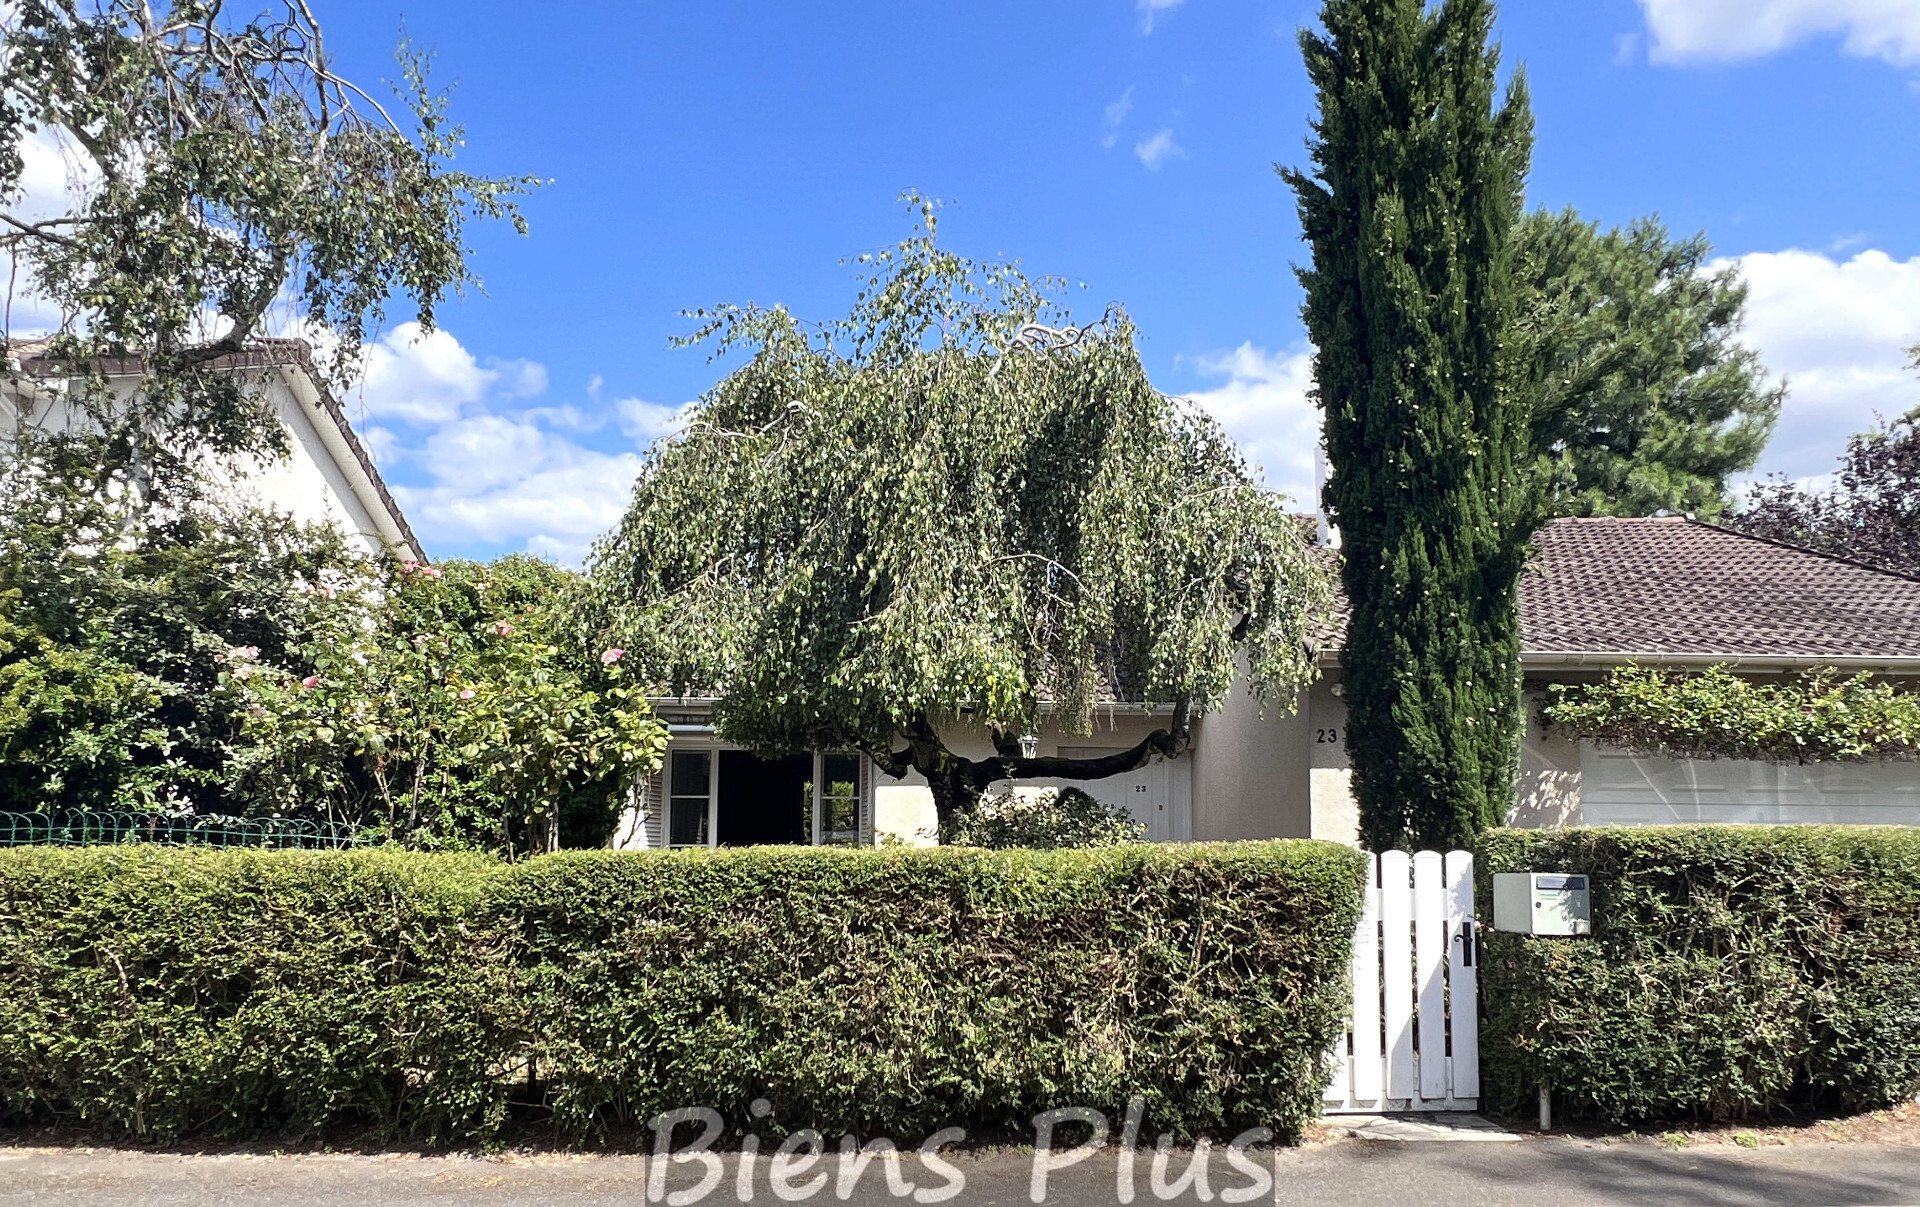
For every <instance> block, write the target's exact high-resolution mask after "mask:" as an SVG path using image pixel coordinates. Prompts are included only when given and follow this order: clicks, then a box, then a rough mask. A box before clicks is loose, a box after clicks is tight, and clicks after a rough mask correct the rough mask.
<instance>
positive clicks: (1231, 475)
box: [589, 196, 1330, 820]
mask: <svg viewBox="0 0 1920 1207" xmlns="http://www.w3.org/2000/svg"><path fill="white" fill-rule="evenodd" d="M908 200H909V201H910V202H911V203H912V204H914V205H915V206H917V207H918V209H919V212H920V221H921V225H920V226H919V227H918V228H917V229H916V231H915V232H914V233H913V234H912V235H911V236H910V237H909V238H906V239H904V240H902V241H901V242H900V243H899V244H898V245H897V246H896V247H894V248H893V249H891V250H888V251H884V252H880V253H878V254H875V255H870V256H863V257H862V258H861V262H862V264H863V265H865V266H866V267H867V270H868V271H869V274H870V275H868V276H867V278H866V280H865V284H864V287H863V288H862V290H861V291H860V294H859V296H858V299H857V300H856V302H855V305H854V307H853V310H852V312H851V313H850V314H849V315H848V316H847V317H845V318H843V319H839V320H836V321H833V322H828V323H825V324H821V325H817V326H816V325H809V324H805V323H802V322H800V321H799V320H797V319H795V318H794V317H793V316H792V315H790V314H788V313H787V311H785V310H784V309H780V308H777V307H776V308H772V309H763V308H758V307H752V306H748V307H722V308H720V309H718V310H714V311H708V312H701V313H700V315H699V317H700V318H701V319H702V326H701V328H700V330H699V332H698V333H697V334H696V335H695V336H694V337H692V338H693V339H703V338H711V339H713V340H714V341H716V347H717V349H718V351H719V352H721V353H729V352H744V353H745V354H746V355H747V357H748V359H747V361H746V363H745V364H744V365H742V366H741V367H740V368H738V369H736V370H735V371H734V372H732V373H731V374H729V375H728V376H727V377H726V378H724V379H723V380H722V381H721V382H720V383H719V384H718V385H717V386H716V387H715V388H714V389H713V390H712V391H710V392H709V393H708V394H707V395H706V396H705V397H703V398H702V399H701V401H700V402H699V403H698V404H697V405H696V406H695V407H694V408H693V410H692V412H691V413H690V414H689V415H688V416H687V418H686V421H685V425H684V428H683V430H682V431H681V432H680V433H679V434H678V435H676V436H674V437H672V438H670V439H668V440H666V441H664V442H662V443H661V444H660V445H658V446H657V447H656V448H655V450H654V451H653V452H652V453H650V454H649V456H648V459H647V461H646V464H645V466H644V467H643V469H642V471H641V474H640V478H639V481H638V483H637V484H636V486H635V488H634V494H633V501H632V503H631V505H630V506H629V507H628V509H627V512H626V514H625V516H624V517H623V518H622V519H621V521H620V524H619V525H618V527H617V528H615V529H614V531H613V532H612V533H610V534H609V535H608V536H607V537H605V538H604V539H603V540H602V541H601V542H600V543H599V544H598V545H597V546H596V547H595V550H594V553H593V556H592V559H591V563H590V569H589V575H590V578H591V581H592V583H593V587H594V593H595V599H596V605H597V607H596V615H597V618H598V623H599V624H600V625H601V626H602V627H603V629H604V631H606V632H608V633H610V634H611V636H610V638H609V640H610V641H612V642H614V643H616V644H619V645H621V646H624V647H625V648H626V649H628V650H629V652H630V654H631V656H633V657H634V658H635V659H636V660H637V664H638V665H639V666H640V667H641V668H642V669H643V670H644V672H645V674H646V675H647V676H648V677H649V678H651V679H657V680H658V681H659V682H660V684H661V685H662V686H663V687H664V688H665V689H666V690H669V691H671V692H675V693H694V694H700V695H716V696H718V697H720V702H719V705H718V706H717V708H716V710H715V713H714V716H715V720H716V723H717V725H718V727H719V730H720V732H721V733H722V734H724V735H725V736H726V737H728V738H729V739H731V740H733V741H736V742H741V743H743V744H746V745H748V746H751V747H753V748H755V749H757V750H760V751H762V752H766V753H780V752H785V751H791V750H796V749H808V748H827V749H832V748H836V747H837V748H843V749H844V748H853V749H859V750H862V751H864V752H866V753H867V754H868V755H870V756H871V757H873V758H874V760H875V761H876V762H877V763H878V764H879V765H880V766H881V767H882V768H883V769H885V770H886V771H888V772H889V773H891V774H893V775H896V776H898V775H904V774H906V773H907V772H908V771H909V770H917V771H919V772H920V773H922V774H923V775H925V776H926V777H927V779H928V781H929V783H930V784H931V785H932V787H933V791H934V799H935V803H936V806H937V807H938V809H939V812H940V815H941V817H942V819H943V820H945V819H949V818H951V817H952V815H953V812H954V810H955V809H956V808H957V807H961V806H964V805H965V804H967V803H969V802H970V800H971V799H972V797H974V796H977V795H978V793H979V792H980V791H981V790H983V789H984V788H986V787H987V785H988V784H990V783H992V782H994V781H997V780H1002V779H1028V778H1043V777H1062V778H1094V777H1097V776H1102V775H1109V774H1114V773H1118V772H1123V771H1127V770H1131V769H1132V768H1134V767H1137V766H1139V765H1141V763H1143V762H1144V761H1145V760H1147V759H1148V758H1150V757H1159V756H1174V755H1178V754H1179V753H1180V752H1181V751H1182V750H1183V749H1184V747H1185V745H1186V742H1187V726H1188V719H1189V718H1190V717H1191V716H1194V715H1198V714H1199V713H1201V712H1204V711H1205V710H1207V709H1209V708H1212V707H1214V706H1216V705H1217V704H1218V703H1219V702H1220V701H1221V699H1222V698H1223V697H1224V696H1225V694H1226V692H1227V690H1228V689H1229V687H1230V686H1231V684H1232V681H1233V679H1234V675H1235V660H1236V658H1244V660H1245V666H1246V667H1247V669H1248V670H1249V671H1250V680H1251V687H1252V690H1253V691H1254V692H1255V693H1256V694H1257V695H1258V696H1259V697H1261V698H1262V699H1265V700H1271V701H1282V702H1286V703H1289V704H1290V702H1291V699H1292V696H1293V693H1294V692H1295V690H1296V689H1298V688H1299V687H1300V686H1302V685H1303V684H1304V683H1306V682H1307V681H1308V678H1309V676H1310V675H1311V673H1312V668H1311V664H1310V662H1309V660H1308V656H1307V649H1308V642H1309V639H1310V638H1311V636H1312V635H1313V632H1314V627H1315V624H1316V621H1317V618H1318V617H1320V616H1321V615H1323V614H1324V613H1325V611H1326V609H1327V607H1328V605H1329V599H1330V588H1329V584H1328V582H1327V581H1326V575H1325V573H1324V571H1323V570H1321V569H1320V568H1319V566H1318V564H1317V563H1316V561H1315V560H1314V559H1313V557H1312V555H1311V553H1310V548H1309V545H1308V543H1307V539H1306V537H1305V535H1304V534H1303V532H1302V531H1301V529H1300V526H1299V525H1298V524H1297V523H1295V522H1294V521H1293V520H1292V519H1291V518H1290V517H1289V516H1288V514H1287V512H1286V509H1285V500H1284V499H1283V498H1281V497H1279V496H1276V495H1274V494H1271V493H1268V492H1267V491H1265V490H1263V489H1262V488H1261V487H1260V486H1259V485H1258V484H1257V483H1256V482H1255V481H1254V479H1253V478H1252V476H1251V475H1250V474H1249V472H1248V470H1247V468H1246V466H1245V464H1244V463H1243V461H1242V460H1241V457H1240V455H1239V453H1238V452H1237V451H1236V450H1235V448H1234V446H1233V444H1232V443H1231V442H1230V441H1229V440H1228V438H1227V437H1226V435H1225V434H1224V433H1223V432H1222V431H1221V429H1220V428H1219V426H1218V425H1217V424H1216V423H1214V422H1213V421H1212V420H1211V419H1209V418H1208V417H1207V416H1206V415H1205V414H1203V413H1202V412H1201V411H1200V410H1199V409H1197V408H1196V407H1194V406H1193V405H1191V404H1188V403H1185V402H1182V401H1179V400H1176V399H1172V398H1168V397H1167V396H1166V395H1163V394H1161V393H1160V392H1159V391H1157V390H1155V389H1154V388H1153V386H1152V385H1151V384H1150V383H1149V382H1148V380H1147V376H1146V372H1145V370H1144V369H1143V367H1142V366H1141V363H1140V358H1139V355H1138V352H1137V351H1136V349H1135V346H1134V328H1133V326H1132V324H1131V323H1130V322H1129V320H1128V319H1127V317H1126V315H1125V314H1124V313H1123V312H1122V311H1120V310H1119V309H1118V308H1114V309H1110V310H1108V311H1107V313H1106V314H1105V315H1104V316H1103V317H1102V318H1101V319H1100V320H1099V321H1097V322H1094V323H1091V324H1089V325H1086V326H1072V325H1069V324H1068V320H1067V318H1066V316H1065V315H1064V314H1063V313H1062V312H1061V311H1060V310H1059V309H1058V307H1057V305H1056V303H1055V302H1054V300H1053V298H1054V293H1053V287H1054V286H1056V285H1057V282H1050V281H1045V280H1042V281H1034V280H1030V279H1029V278H1027V277H1026V276H1025V275H1023V274H1022V273H1021V271H1020V270H1019V268H1018V266H1017V265H1015V264H1010V263H1003V262H976V261H972V260H968V259H965V258H963V257H961V256H958V255H956V254H954V253H952V252H950V251H948V250H946V249H945V248H943V247H941V246H939V245H938V244H937V242H936V226H937V214H936V210H935V207H934V206H933V205H932V204H931V203H928V202H925V201H923V200H921V199H919V198H917V197H911V196H910V197H909V198H908ZM1112 695H1118V696H1120V697H1121V698H1122V699H1124V700H1125V701H1127V702H1128V704H1130V705H1137V706H1149V705H1154V704H1171V705H1173V706H1174V709H1175V715H1174V721H1173V723H1172V725H1171V726H1169V727H1168V728H1167V729H1162V730H1157V731H1156V732H1155V733H1154V735H1152V736H1151V737H1149V738H1147V739H1146V740H1144V741H1143V742H1142V743H1141V744H1140V745H1139V746H1137V747H1135V748H1134V749H1133V750H1132V751H1129V752H1126V753H1124V754H1119V755H1113V756H1109V757H1107V758H1105V759H1098V760H1072V759H1060V758H1023V757H1021V755H1020V752H1019V748H1018V743H1017V740H1016V739H1017V738H1018V736H1019V735H1021V734H1023V733H1027V732H1030V731H1033V730H1034V729H1035V727H1036V726H1038V724H1039V722H1040V717H1041V713H1042V710H1043V708H1045V709H1050V710H1051V718H1052V720H1053V721H1054V722H1055V723H1056V724H1058V725H1059V726H1061V727H1062V728H1063V729H1065V730H1067V731H1071V732H1083V733H1084V732H1087V730H1088V729H1089V727H1090V726H1091V723H1092V720H1093V714H1094V709H1095V705H1096V703H1098V702H1099V701H1100V700H1101V699H1102V697H1103V696H1109V697H1110V696H1112ZM958 718H967V719H970V720H971V722H972V723H974V724H976V725H978V726H980V727H982V728H984V729H985V730H986V731H987V732H988V733H989V735H990V736H991V737H992V739H993V741H994V746H995V749H996V751H997V754H996V756H995V757H992V758H987V759H969V758H963V757H961V756H959V755H957V754H955V753H954V752H953V751H952V750H950V749H949V748H948V747H947V746H946V745H945V742H944V740H943V739H942V737H941V733H942V727H943V726H945V725H948V724H949V723H951V722H952V721H954V720H955V719H958ZM902 738H904V742H905V744H904V746H901V745H898V743H899V742H900V741H901V740H902Z"/></svg>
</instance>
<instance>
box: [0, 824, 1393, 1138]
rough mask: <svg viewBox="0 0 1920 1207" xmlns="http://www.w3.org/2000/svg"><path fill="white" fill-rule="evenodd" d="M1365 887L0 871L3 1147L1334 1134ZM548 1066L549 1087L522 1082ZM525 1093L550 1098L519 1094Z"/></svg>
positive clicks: (1101, 864) (588, 863) (928, 856)
mask: <svg viewBox="0 0 1920 1207" xmlns="http://www.w3.org/2000/svg"><path fill="white" fill-rule="evenodd" d="M1362 868H1363V864H1362V861H1361V859H1360V857H1359V856H1358V854H1356V853H1355V852H1352V851H1350V850H1347V849H1344V848H1341V847H1338V846H1335V845H1333V844H1328V843H1311V842H1268V843H1236V844H1232V845H1223V846H1155V845H1148V844H1129V845H1124V846H1118V847H1110V848H1105V849H1101V850H1096V851H1049V852H1034V851H1012V852H1000V851H982V850H965V849H956V848H940V849H931V850H920V849H891V850H883V851H842V850H828V849H812V848H753V849H743V850H719V851H705V850H700V851H682V852H654V853H639V854H624V853H616V852H597V853H588V852H579V853H562V854H559V855H555V856H549V857H542V858H539V859H534V860H530V861H526V862H523V863H519V864H505V863H497V862H491V861H484V860H480V859H478V858H476V857H472V856H464V855H442V854H431V853H405V852H341V853H317V852H260V851H193V850H183V849H159V848H152V847H131V848H96V849H89V850H57V849H50V848H33V849H17V850H12V851H5V852H0V1121H7V1122H15V1123H18V1122H25V1121H52V1120H59V1121H66V1122H69V1123H72V1124H76V1125H82V1126H85V1127H87V1128H91V1129H96V1130H98V1131H102V1132H106V1133H109V1134H139V1135H147V1136H154V1137H179V1136H184V1135H190V1134H196V1133H208V1134H218V1135H226V1136H262V1135H269V1134H290V1133H311V1132H312V1131H314V1130H315V1129H319V1128H323V1127H329V1126H336V1125H361V1126H370V1127H372V1128H374V1129H376V1130H377V1131H378V1132H379V1133H380V1134H383V1135H388V1136H393V1137H413V1138H420V1139H429V1140H440V1141H464V1140H473V1139H479V1138H484V1137H486V1136H489V1135H492V1134H494V1133H495V1132H496V1131H497V1130H498V1128H499V1127H500V1125H501V1123H502V1120H503V1118H504V1117H505V1112H506V1103H507V1100H508V1098H509V1095H511V1097H512V1098H513V1099H514V1100H515V1101H517V1102H525V1101H528V1100H532V1101H534V1102H535V1103H536V1105H537V1107H538V1110H537V1111H536V1113H535V1114H534V1115H532V1116H531V1117H532V1118H534V1119H539V1120H544V1121H549V1122H550V1123H551V1125H552V1126H553V1127H554V1128H555V1129H556V1130H557V1132H558V1133H559V1134H561V1135H564V1136H569V1137H593V1136H596V1135H602V1134H605V1133H607V1132H609V1131H611V1132H620V1131H622V1130H623V1129H631V1128H634V1127H637V1126H638V1125H639V1124H640V1123H642V1122H644V1120H646V1119H647V1118H649V1117H650V1116H652V1115H653V1114H655V1113H657V1112H659V1111H662V1110H667V1109H672V1108H676V1107H685V1106H699V1105H708V1106H712V1107H715V1108H716V1109H719V1110H720V1111H722V1112H723V1113H724V1114H726V1116H727V1117H728V1119H729V1121H730V1123H731V1124H732V1126H734V1127H735V1128H742V1127H745V1126H747V1125H748V1124H749V1122H750V1116H749V1115H748V1113H747V1108H748V1105H749V1104H750V1103H751V1102H752V1101H753V1099H755V1098H757V1097H765V1098H767V1099H768V1100H769V1101H770V1102H771V1103H772V1104H773V1113H772V1114H771V1116H769V1117H768V1118H767V1119H766V1120H764V1122H759V1123H754V1124H753V1126H754V1127H756V1128H758V1129H759V1130H762V1131H765V1132H767V1133H768V1134H773V1135H778V1134H781V1133H784V1132H788V1131H792V1130H795V1129H799V1128H803V1127H808V1126H812V1127H818V1128H820V1129H822V1130H823V1131H825V1132H826V1133H827V1134H828V1135H829V1136H832V1135H836V1134H838V1133H840V1132H841V1131H848V1130H851V1131H855V1132H858V1133H861V1134H862V1135H867V1136H871V1135H875V1134H880V1135H889V1136H892V1137H895V1138H896V1139H902V1140H913V1141H917V1140H918V1139H919V1138H920V1137H922V1136H924V1135H926V1134H928V1133H930V1132H932V1131H934V1130H936V1129H938V1128H941V1127H946V1126H961V1127H966V1128H968V1129H969V1130H970V1131H972V1132H973V1134H975V1135H979V1134H981V1133H982V1132H983V1130H995V1129H998V1130H1004V1131H1015V1130H1025V1129H1026V1128H1027V1127H1028V1121H1029V1120H1030V1119H1031V1117H1032V1115H1033V1114H1034V1113H1035V1112H1036V1111H1038V1110H1043V1109H1046V1108H1049V1107H1053V1106H1062V1105H1080V1106H1093V1107H1098V1108H1100V1109H1102V1110H1105V1111H1108V1112H1109V1113H1110V1114H1114V1115H1116V1116H1117V1115H1118V1114H1121V1113H1124V1110H1125V1107H1126V1102H1127V1100H1128V1098H1129V1097H1130V1096H1131V1095H1133V1094H1136V1093H1138V1094H1142V1095H1144V1096H1145V1097H1146V1100H1147V1108H1148V1124H1149V1126H1150V1127H1151V1128H1153V1129H1156V1130H1158V1129H1169V1130H1174V1131H1177V1132H1182V1133H1187V1134H1193V1133H1199V1132H1211V1133H1212V1134H1214V1135H1216V1136H1218V1135H1222V1134H1232V1133H1234V1132H1237V1131H1238V1130H1240V1129H1242V1128H1245V1127H1248V1126H1254V1125H1266V1126H1271V1127H1273V1128H1275V1129H1276V1131H1277V1132H1278V1133H1280V1134H1281V1135H1282V1136H1297V1135H1298V1134H1299V1130H1300V1128H1301V1126H1302V1125H1303V1124H1304V1123H1305V1122H1306V1121H1308V1120H1309V1119H1311V1118H1312V1117H1313V1115H1314V1114H1315V1113H1316V1112H1317V1111H1318V1109H1319V1099H1320V1093H1321V1089H1322V1086H1323V1084H1324V1071H1325V1062H1326V1055H1325V1054H1326V1052H1327V1050H1328V1048H1329V1046H1330V1044H1331V1043H1332V1041H1333V1038H1334V1036H1335V1035H1337V1034H1338V1033H1339V1029H1340V1026H1341V1020H1342V1019H1343V1017H1344V1012H1345V1007H1346V990H1345V981H1346V977H1345V972H1346V966H1347V961H1348V954H1349V946H1350V942H1351V937H1352V933H1353V926H1354V921H1355V918H1356V916H1357V911H1358V907H1359V888H1360V882H1361V877H1362ZM529 1062H531V1066H529ZM529 1074H531V1078H529Z"/></svg>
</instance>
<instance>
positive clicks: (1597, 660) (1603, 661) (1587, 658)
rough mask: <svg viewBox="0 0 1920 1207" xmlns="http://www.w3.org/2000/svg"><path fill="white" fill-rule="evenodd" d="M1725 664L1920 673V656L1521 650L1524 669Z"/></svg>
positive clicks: (1747, 667)
mask: <svg viewBox="0 0 1920 1207" xmlns="http://www.w3.org/2000/svg"><path fill="white" fill-rule="evenodd" d="M1628 664H1632V665H1634V666H1676V667H1689V666H1698V667H1707V666H1724V667H1727V668H1729V669H1732V670H1749V671H1797V670H1811V669H1813V668H1815V667H1822V666H1830V667H1833V668H1834V669H1835V670H1843V671H1878V672H1880V673H1882V674H1890V675H1920V657H1914V656H1910V655H1909V656H1900V655H1891V656H1889V655H1878V656H1876V655H1871V654H1844V655H1838V654H1836V655H1828V656H1825V657H1821V656H1818V655H1813V654H1700V653H1685V652H1676V653H1654V652H1646V653H1638V654H1631V653H1623V652H1621V651H1619V650H1538V651H1535V650H1526V651H1522V652H1521V654H1520V666H1521V668H1522V669H1523V670H1536V669H1540V668H1544V667H1574V666H1592V667H1616V666H1626V665H1628Z"/></svg>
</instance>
